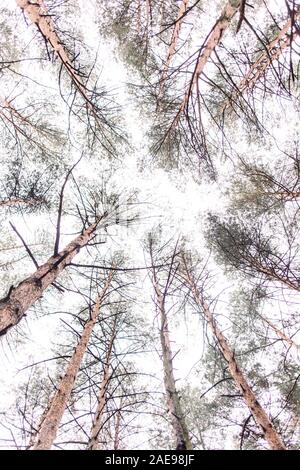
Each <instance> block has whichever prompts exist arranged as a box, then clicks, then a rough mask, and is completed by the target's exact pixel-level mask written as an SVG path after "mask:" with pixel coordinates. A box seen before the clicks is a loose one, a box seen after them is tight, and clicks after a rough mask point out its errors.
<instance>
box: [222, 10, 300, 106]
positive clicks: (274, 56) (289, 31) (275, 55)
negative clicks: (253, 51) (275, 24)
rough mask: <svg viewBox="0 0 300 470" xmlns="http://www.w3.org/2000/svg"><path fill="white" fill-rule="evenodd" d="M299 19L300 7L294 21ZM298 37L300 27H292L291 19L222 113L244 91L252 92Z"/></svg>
mask: <svg viewBox="0 0 300 470" xmlns="http://www.w3.org/2000/svg"><path fill="white" fill-rule="evenodd" d="M299 17H300V7H298V9H297V10H296V12H295V15H294V21H296V20H298V19H299ZM297 36H299V26H294V25H292V20H291V18H290V19H289V20H288V21H287V22H286V24H285V25H284V26H283V28H282V29H281V30H280V31H279V33H278V35H277V36H276V38H275V39H273V41H271V42H270V44H268V45H267V46H266V47H265V51H264V52H263V53H262V54H261V55H260V56H259V57H258V59H257V60H256V61H255V62H254V64H253V65H251V67H250V69H249V70H248V72H247V73H246V75H245V76H244V78H243V80H242V81H241V82H240V83H239V85H238V86H237V90H235V91H234V92H233V94H232V95H231V96H230V98H229V99H228V101H226V103H225V104H224V105H223V107H222V110H221V112H222V113H223V112H224V111H226V109H228V108H229V107H231V106H232V104H234V102H235V101H236V99H237V98H238V97H239V96H241V95H242V94H243V93H244V91H246V90H251V89H253V88H254V87H255V85H256V83H257V82H258V80H259V79H260V78H261V77H262V76H263V75H264V74H265V72H266V70H267V69H268V68H269V67H270V65H271V64H272V63H273V62H274V61H276V60H278V59H279V57H280V56H281V55H282V54H283V52H284V51H285V49H287V48H288V47H289V46H290V45H291V44H292V41H293V40H294V39H295V37H297Z"/></svg>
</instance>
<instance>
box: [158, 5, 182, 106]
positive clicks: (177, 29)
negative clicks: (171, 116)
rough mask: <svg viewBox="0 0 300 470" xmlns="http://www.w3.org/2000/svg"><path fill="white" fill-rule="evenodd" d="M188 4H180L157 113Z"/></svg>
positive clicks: (160, 87)
mask: <svg viewBox="0 0 300 470" xmlns="http://www.w3.org/2000/svg"><path fill="white" fill-rule="evenodd" d="M188 4H189V0H182V1H181V4H180V7H179V10H178V15H177V19H176V23H175V26H174V29H173V33H172V37H171V43H170V46H169V50H168V54H167V58H166V62H165V64H164V67H163V71H162V74H161V79H160V83H159V91H158V96H157V111H158V110H159V101H160V99H161V98H162V96H163V92H164V87H165V83H166V79H167V74H168V70H169V67H170V64H171V61H172V58H173V56H174V54H175V51H176V47H177V42H178V38H179V34H180V30H181V25H182V21H183V18H182V16H183V15H184V13H185V12H186V10H187V8H188Z"/></svg>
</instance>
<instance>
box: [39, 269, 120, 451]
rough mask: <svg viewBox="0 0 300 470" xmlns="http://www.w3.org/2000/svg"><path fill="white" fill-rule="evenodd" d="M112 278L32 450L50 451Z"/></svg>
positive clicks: (51, 404) (86, 329)
mask: <svg viewBox="0 0 300 470" xmlns="http://www.w3.org/2000/svg"><path fill="white" fill-rule="evenodd" d="M112 277H113V272H112V271H111V272H110V273H109V276H108V278H107V280H106V282H105V285H104V288H103V290H102V292H101V294H99V295H98V297H97V300H96V303H95V306H94V308H93V310H92V314H91V318H90V320H88V321H87V323H86V324H85V326H84V329H83V332H82V334H81V337H80V340H79V341H78V344H77V346H76V348H75V350H74V353H73V356H72V357H71V359H70V362H69V364H68V367H67V370H66V373H65V375H64V376H63V378H62V379H61V382H60V384H59V386H58V389H57V391H56V393H55V395H54V397H53V398H52V400H51V403H50V406H49V408H48V409H47V412H46V414H45V416H44V417H43V419H42V422H41V424H40V426H39V430H38V432H37V435H36V438H35V444H34V445H33V447H32V450H47V449H50V448H51V446H52V444H53V442H54V440H55V438H56V435H57V431H58V427H59V424H60V422H61V419H62V416H63V414H64V411H65V409H66V407H67V404H68V401H69V398H70V395H71V392H72V389H73V386H74V383H75V380H76V377H77V374H78V371H79V368H80V365H81V362H82V359H83V356H84V354H85V352H86V349H87V346H88V342H89V339H90V336H91V333H92V331H93V328H94V326H95V324H96V322H97V320H98V317H99V313H100V307H101V304H102V301H103V298H104V297H105V295H106V293H107V290H108V288H109V286H110V283H111V281H112Z"/></svg>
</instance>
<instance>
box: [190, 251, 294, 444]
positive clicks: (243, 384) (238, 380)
mask: <svg viewBox="0 0 300 470" xmlns="http://www.w3.org/2000/svg"><path fill="white" fill-rule="evenodd" d="M183 264H184V271H185V274H184V277H185V280H186V282H187V285H188V286H189V288H190V289H191V291H192V293H193V297H194V300H195V302H196V304H197V305H198V307H199V308H200V309H201V310H202V311H203V314H204V318H205V320H206V321H207V323H208V325H209V326H210V328H211V331H212V333H213V334H214V336H215V338H216V339H217V341H218V345H219V348H220V351H221V353H222V355H223V357H224V359H225V361H226V362H227V364H228V369H229V372H230V374H231V376H232V378H233V380H234V382H235V384H236V386H237V387H238V389H239V390H240V391H241V394H242V395H243V397H244V400H245V403H246V404H247V406H248V408H249V410H250V412H251V413H252V415H253V417H254V419H255V421H256V423H257V424H258V425H259V426H260V428H261V430H262V433H263V435H264V438H265V439H266V441H267V442H268V444H269V446H270V447H271V449H273V450H285V449H286V447H285V445H284V443H283V442H282V440H281V437H280V436H279V434H278V433H277V431H276V429H275V428H274V426H273V424H272V422H271V421H270V419H269V417H268V415H267V413H266V412H265V410H264V409H263V408H262V406H261V405H260V403H259V402H258V400H257V398H256V396H255V393H254V392H253V390H252V388H251V387H250V385H249V384H248V381H247V379H246V377H245V376H244V374H243V373H242V371H241V369H240V367H239V365H238V363H237V361H236V359H235V356H234V352H233V351H232V350H231V348H230V346H229V344H228V341H227V339H226V337H225V336H224V334H223V333H222V331H221V330H220V328H219V327H218V325H217V323H216V321H215V319H214V316H213V314H212V312H211V311H210V309H209V306H208V304H207V303H206V301H205V300H204V298H203V296H202V294H201V293H200V291H199V289H198V288H197V286H196V283H195V280H194V279H193V277H192V276H191V274H190V273H189V270H188V268H187V265H186V263H185V260H184V258H183Z"/></svg>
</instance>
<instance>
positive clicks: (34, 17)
mask: <svg viewBox="0 0 300 470" xmlns="http://www.w3.org/2000/svg"><path fill="white" fill-rule="evenodd" d="M16 2H17V5H18V6H19V7H20V8H21V9H22V11H24V13H26V15H27V17H28V18H29V19H30V21H31V22H32V23H33V24H35V25H36V26H37V28H38V30H39V31H40V33H41V34H42V36H43V38H44V40H45V41H46V42H47V43H49V44H50V45H51V47H52V49H53V51H54V53H55V54H56V56H57V57H58V59H59V60H60V61H61V64H62V66H63V67H64V69H65V70H66V72H67V73H68V75H69V77H70V78H71V80H72V83H73V85H74V87H75V88H76V89H77V91H78V92H79V94H80V95H81V96H82V97H83V99H84V101H85V103H86V106H87V108H88V109H89V110H90V111H91V113H92V115H93V117H94V119H95V120H96V122H98V124H99V121H101V119H102V116H101V115H100V114H99V110H98V109H96V108H95V106H94V104H93V102H92V101H91V98H92V93H90V92H89V91H88V90H87V88H86V86H85V84H84V83H83V80H82V75H81V74H80V73H78V72H77V71H76V69H75V68H74V64H73V63H72V62H73V61H72V59H71V57H70V56H69V53H68V52H67V50H66V48H65V47H64V45H63V43H62V41H61V40H60V38H59V36H58V34H57V32H56V29H55V25H54V22H53V20H52V18H51V15H49V14H48V12H47V8H46V6H45V3H44V1H43V0H38V1H37V3H32V2H31V1H30V0H16Z"/></svg>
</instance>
